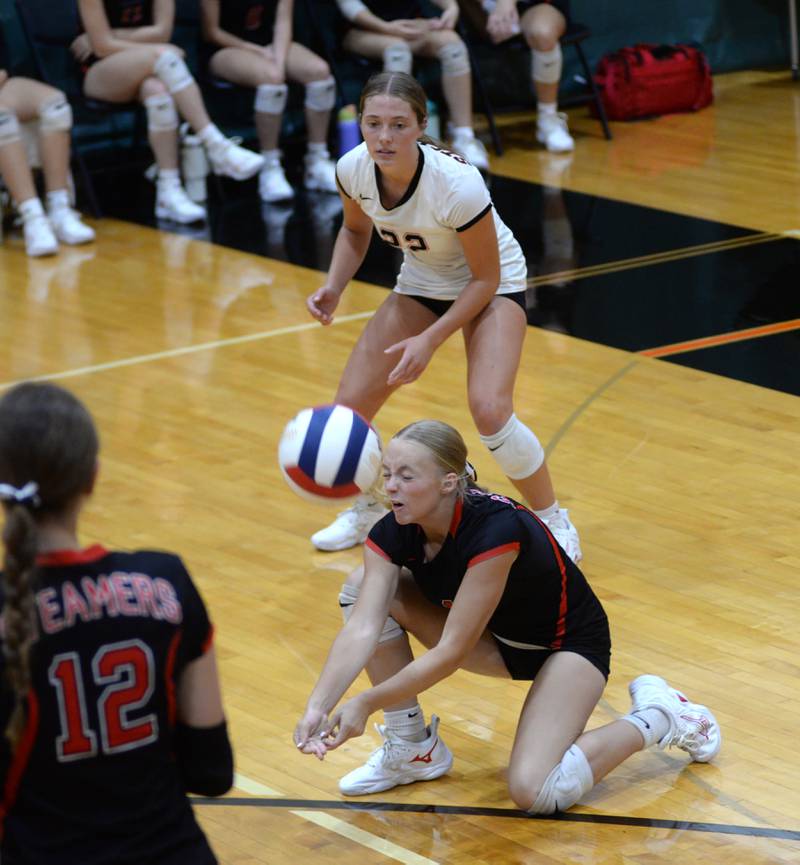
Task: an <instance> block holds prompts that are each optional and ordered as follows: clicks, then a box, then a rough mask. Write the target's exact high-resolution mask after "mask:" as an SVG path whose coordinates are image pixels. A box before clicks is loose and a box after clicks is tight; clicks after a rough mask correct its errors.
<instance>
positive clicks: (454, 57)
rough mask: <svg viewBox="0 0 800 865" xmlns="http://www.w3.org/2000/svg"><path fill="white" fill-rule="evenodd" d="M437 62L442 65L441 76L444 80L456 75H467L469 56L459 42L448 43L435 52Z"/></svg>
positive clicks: (463, 45) (465, 47)
mask: <svg viewBox="0 0 800 865" xmlns="http://www.w3.org/2000/svg"><path fill="white" fill-rule="evenodd" d="M436 56H437V57H438V58H439V62H440V63H441V64H442V76H443V77H444V78H455V77H457V76H458V75H467V74H468V73H469V71H470V70H469V54H467V46H466V45H465V44H464V43H463V42H461V41H459V42H448V43H447V45H442V47H441V48H440V49H439V50H438V51H437V52H436Z"/></svg>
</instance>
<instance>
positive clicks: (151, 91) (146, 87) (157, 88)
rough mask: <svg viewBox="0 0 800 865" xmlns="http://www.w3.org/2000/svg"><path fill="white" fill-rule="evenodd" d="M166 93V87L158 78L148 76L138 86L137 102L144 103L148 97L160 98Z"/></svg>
mask: <svg viewBox="0 0 800 865" xmlns="http://www.w3.org/2000/svg"><path fill="white" fill-rule="evenodd" d="M168 92H169V91H168V90H167V85H166V84H164V82H163V81H162V80H161V79H160V78H156V77H155V76H154V75H148V76H147V78H145V79H144V81H142V83H141V84H140V85H139V101H140V102H144V101H145V99H147V98H149V97H150V96H161V95H162V94H164V93H168Z"/></svg>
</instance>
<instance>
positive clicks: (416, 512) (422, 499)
mask: <svg viewBox="0 0 800 865" xmlns="http://www.w3.org/2000/svg"><path fill="white" fill-rule="evenodd" d="M453 478H455V475H454V474H453V473H452V472H451V473H450V474H445V473H444V472H443V471H442V470H441V468H440V467H439V466H438V465H437V464H436V461H435V460H434V458H433V454H432V453H431V451H430V450H429V449H428V448H427V447H425V445H423V444H420V443H419V442H415V441H410V440H408V439H392V440H391V441H390V442H389V444H388V445H387V446H386V450H385V451H384V454H383V484H384V489H385V491H386V495H387V496H388V497H389V501H390V503H391V507H392V511H393V512H394V516H395V519H396V520H397V522H398V523H400V524H401V525H407V524H408V523H422V524H423V525H424V524H425V523H427V522H430V521H431V520H436V519H437V517H439V516H441V515H445V516H446V517H447V519H448V521H449V515H448V513H447V511H448V508H449V507H450V506H451V504H452V500H453V498H454V496H453V492H454V490H455V484H454V481H453Z"/></svg>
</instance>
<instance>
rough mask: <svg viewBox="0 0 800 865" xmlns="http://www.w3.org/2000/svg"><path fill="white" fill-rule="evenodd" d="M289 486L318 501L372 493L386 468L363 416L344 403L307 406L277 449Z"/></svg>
mask: <svg viewBox="0 0 800 865" xmlns="http://www.w3.org/2000/svg"><path fill="white" fill-rule="evenodd" d="M278 462H279V464H280V467H281V471H282V472H283V476H284V477H285V478H286V482H287V483H288V484H289V486H290V487H291V488H292V489H293V490H294V491H295V492H296V493H298V494H299V495H301V496H303V497H304V498H307V499H312V500H315V501H319V500H328V501H329V500H331V499H346V498H350V497H352V496H356V495H358V494H359V493H360V492H364V491H366V490H368V489H369V488H370V487H371V486H372V485H373V484H374V483H375V481H376V480H377V478H378V474H379V472H380V469H381V442H380V439H379V438H378V434H377V433H376V432H375V430H374V429H373V428H372V426H371V425H370V424H369V423H368V422H367V421H366V420H364V418H363V417H361V415H360V414H358V412H355V411H353V410H352V409H350V408H347V407H346V406H343V405H323V406H317V407H316V408H304V409H303V410H302V411H301V412H300V413H299V414H298V415H297V416H296V417H294V418H292V420H290V421H289V423H288V424H286V428H285V429H284V431H283V435H282V436H281V441H280V444H279V445H278Z"/></svg>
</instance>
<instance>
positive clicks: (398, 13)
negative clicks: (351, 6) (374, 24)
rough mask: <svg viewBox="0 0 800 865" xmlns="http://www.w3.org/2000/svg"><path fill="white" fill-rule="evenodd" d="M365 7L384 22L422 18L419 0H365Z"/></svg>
mask: <svg viewBox="0 0 800 865" xmlns="http://www.w3.org/2000/svg"><path fill="white" fill-rule="evenodd" d="M363 2H364V5H365V6H366V7H367V9H369V11H370V12H372V14H373V15H377V16H378V18H383V20H384V21H397V20H399V19H401V18H404V19H406V18H422V17H423V15H422V9H421V7H420V4H419V3H418V2H417V0H363Z"/></svg>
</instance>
